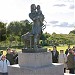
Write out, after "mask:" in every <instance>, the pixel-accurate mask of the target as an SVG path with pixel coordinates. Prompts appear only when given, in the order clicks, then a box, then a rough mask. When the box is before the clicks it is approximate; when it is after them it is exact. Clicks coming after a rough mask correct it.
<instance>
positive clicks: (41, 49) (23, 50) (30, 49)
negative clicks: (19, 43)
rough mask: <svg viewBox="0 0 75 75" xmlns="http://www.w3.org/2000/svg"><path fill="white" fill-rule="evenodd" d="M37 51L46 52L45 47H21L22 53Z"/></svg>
mask: <svg viewBox="0 0 75 75" xmlns="http://www.w3.org/2000/svg"><path fill="white" fill-rule="evenodd" d="M39 52H47V48H37V49H36V50H34V49H33V48H23V49H22V53H39Z"/></svg>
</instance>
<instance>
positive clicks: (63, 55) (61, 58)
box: [58, 50, 67, 73]
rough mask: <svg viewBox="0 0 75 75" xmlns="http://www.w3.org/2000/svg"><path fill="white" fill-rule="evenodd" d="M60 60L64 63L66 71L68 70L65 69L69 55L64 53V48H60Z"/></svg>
mask: <svg viewBox="0 0 75 75" xmlns="http://www.w3.org/2000/svg"><path fill="white" fill-rule="evenodd" d="M58 62H59V63H63V64H64V73H65V72H66V71H65V70H66V68H67V56H66V54H64V50H60V54H59V58H58Z"/></svg>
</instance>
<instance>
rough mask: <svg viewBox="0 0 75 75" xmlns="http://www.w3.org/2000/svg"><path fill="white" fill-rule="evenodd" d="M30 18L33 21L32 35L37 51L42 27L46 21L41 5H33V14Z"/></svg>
mask: <svg viewBox="0 0 75 75" xmlns="http://www.w3.org/2000/svg"><path fill="white" fill-rule="evenodd" d="M29 17H30V18H31V19H32V21H33V26H32V34H33V36H34V49H36V48H37V46H38V44H39V39H40V36H41V34H42V26H43V21H44V15H43V14H42V11H41V9H40V5H37V7H36V5H35V4H32V5H31V13H30V14H29Z"/></svg>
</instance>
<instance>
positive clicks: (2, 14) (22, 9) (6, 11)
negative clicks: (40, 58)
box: [0, 0, 75, 34]
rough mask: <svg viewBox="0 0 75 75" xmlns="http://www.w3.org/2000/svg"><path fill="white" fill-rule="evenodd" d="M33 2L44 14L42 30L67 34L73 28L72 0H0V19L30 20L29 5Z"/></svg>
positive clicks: (74, 16)
mask: <svg viewBox="0 0 75 75" xmlns="http://www.w3.org/2000/svg"><path fill="white" fill-rule="evenodd" d="M34 3H35V4H36V5H38V4H39V5H40V6H41V10H42V12H43V14H44V16H45V21H46V22H47V23H45V24H46V29H45V30H44V32H48V33H53V32H56V33H62V34H68V33H69V31H71V30H73V29H74V27H75V21H74V20H75V14H74V13H75V12H74V11H75V5H74V0H0V21H4V22H8V23H9V22H11V21H20V20H25V19H28V20H30V18H29V13H30V5H31V4H34ZM30 21H31V20H30Z"/></svg>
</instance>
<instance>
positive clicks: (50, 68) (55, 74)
mask: <svg viewBox="0 0 75 75" xmlns="http://www.w3.org/2000/svg"><path fill="white" fill-rule="evenodd" d="M8 75H64V69H63V65H61V64H50V65H46V66H42V67H36V68H34V67H20V66H19V65H12V66H8Z"/></svg>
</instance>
